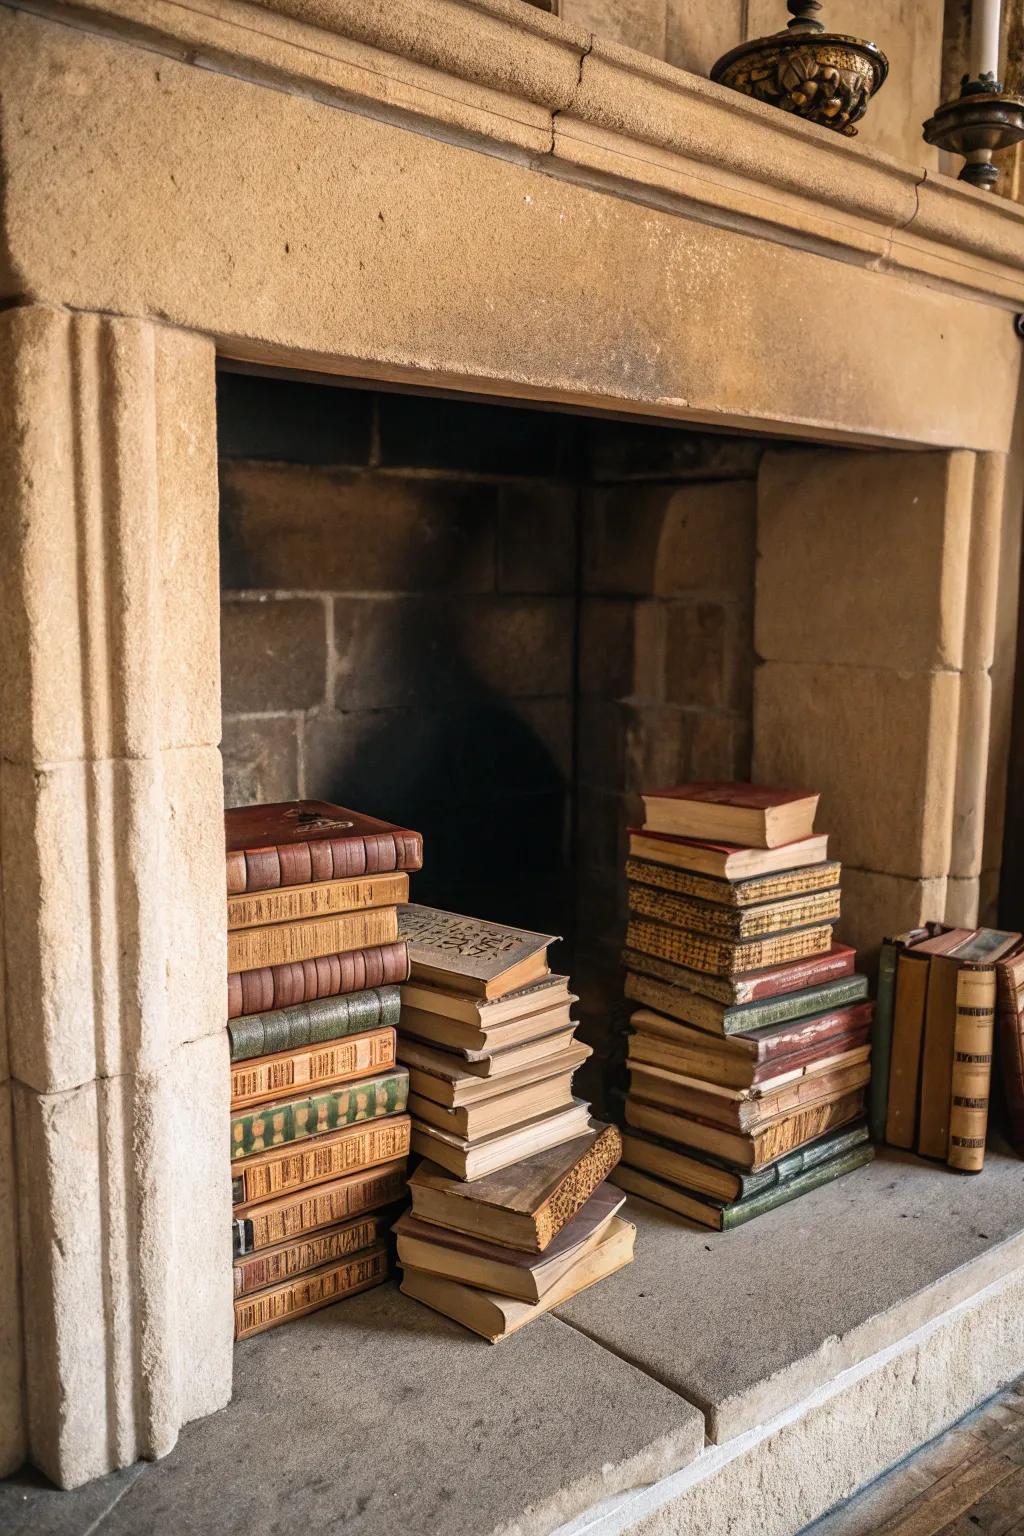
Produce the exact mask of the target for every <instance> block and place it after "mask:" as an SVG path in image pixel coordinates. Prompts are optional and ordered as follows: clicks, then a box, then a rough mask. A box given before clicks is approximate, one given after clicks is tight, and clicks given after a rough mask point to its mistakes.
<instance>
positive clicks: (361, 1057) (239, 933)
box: [225, 801, 422, 1339]
mask: <svg viewBox="0 0 1024 1536" xmlns="http://www.w3.org/2000/svg"><path fill="white" fill-rule="evenodd" d="M225 827H226V834H227V877H228V994H229V1015H230V1017H229V1022H228V1034H229V1037H230V1042H231V1173H232V1191H233V1204H234V1213H233V1214H234V1219H233V1223H232V1227H233V1247H234V1286H235V1337H236V1338H238V1339H242V1338H247V1337H248V1336H249V1335H250V1334H253V1333H260V1332H262V1331H263V1330H264V1329H266V1328H272V1327H274V1326H275V1325H276V1324H278V1323H282V1322H287V1321H288V1320H290V1319H291V1318H294V1317H299V1316H301V1315H303V1314H304V1313H307V1312H313V1311H315V1310H316V1309H317V1308H319V1307H323V1306H327V1305H328V1304H329V1303H330V1302H333V1301H337V1300H340V1299H341V1298H342V1297H344V1296H350V1295H353V1294H354V1293H355V1292H357V1291H363V1290H366V1289H368V1288H369V1287H370V1286H372V1285H376V1284H379V1283H380V1281H382V1280H384V1279H386V1278H387V1276H388V1274H389V1272H390V1260H389V1243H388V1240H387V1234H388V1229H389V1227H390V1225H391V1223H392V1222H393V1220H394V1207H395V1205H396V1203H397V1202H399V1201H401V1200H403V1199H404V1197H405V1194H406V1174H407V1159H408V1153H409V1137H410V1130H411V1125H410V1120H409V1116H408V1114H406V1113H404V1111H405V1109H406V1107H407V1100H408V1093H409V1074H408V1072H407V1071H406V1070H405V1068H404V1067H400V1066H398V1065H397V1060H396V1045H397V1035H396V1026H397V1024H398V1018H399V1011H400V1006H401V994H400V992H399V987H398V983H399V982H400V981H402V980H404V979H405V977H406V976H407V975H408V952H407V949H406V946H405V944H404V942H403V941H402V940H401V939H400V938H399V934H398V909H399V907H400V906H401V905H404V904H405V902H406V901H407V900H408V894H409V876H408V871H409V870H414V869H419V868H420V865H421V863H422V840H421V838H420V837H419V835H418V834H417V833H414V832H409V831H407V830H405V829H404V828H400V827H392V826H389V825H388V824H387V823H385V822H380V821H375V820H373V819H372V818H370V817H366V816H360V815H358V814H357V813H356V812H354V811H349V810H345V809H344V808H343V807H341V806H334V805H328V804H325V803H324V802H322V801H298V802H294V803H290V804H289V803H285V804H279V805H262V806H246V807H241V808H239V809H236V810H230V811H228V812H227V813H226V816H225Z"/></svg>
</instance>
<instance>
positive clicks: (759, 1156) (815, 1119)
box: [626, 1088, 864, 1171]
mask: <svg viewBox="0 0 1024 1536" xmlns="http://www.w3.org/2000/svg"><path fill="white" fill-rule="evenodd" d="M863 1113H864V1090H863V1089H862V1088H859V1089H857V1090H856V1091H855V1092H853V1093H848V1094H845V1095H844V1096H843V1097H842V1098H838V1099H835V1100H834V1101H832V1102H831V1103H824V1104H814V1105H811V1106H810V1107H809V1108H805V1109H798V1110H796V1111H795V1112H794V1113H793V1114H791V1115H785V1116H783V1117H782V1119H780V1120H773V1121H772V1122H771V1124H770V1125H767V1126H765V1128H764V1129H763V1130H759V1131H751V1132H746V1133H745V1132H742V1131H726V1130H723V1129H722V1128H721V1127H719V1126H712V1125H706V1124H705V1123H704V1122H703V1121H702V1120H698V1119H696V1118H695V1117H693V1116H687V1115H678V1114H675V1113H673V1112H672V1111H670V1110H666V1109H659V1108H656V1107H655V1106H654V1105H652V1104H641V1103H636V1102H634V1101H633V1100H632V1099H627V1100H626V1123H627V1124H628V1125H630V1126H632V1127H634V1129H636V1130H638V1131H650V1132H651V1133H653V1134H654V1135H655V1136H663V1137H664V1138H665V1139H666V1140H667V1141H675V1142H678V1143H679V1144H680V1145H681V1146H686V1147H696V1148H697V1150H698V1151H701V1152H711V1153H713V1154H714V1155H715V1156H716V1157H720V1158H722V1159H723V1160H724V1161H725V1162H727V1163H732V1164H733V1165H734V1166H735V1167H737V1168H748V1169H752V1170H754V1171H756V1170H757V1169H759V1168H766V1167H767V1166H768V1164H769V1163H773V1162H775V1160H776V1158H779V1157H781V1156H782V1155H783V1153H786V1152H792V1151H793V1149H794V1147H799V1146H802V1145H803V1143H804V1142H805V1141H813V1140H814V1138H815V1137H817V1136H823V1135H824V1134H825V1132H826V1131H833V1130H837V1129H838V1128H839V1127H840V1126H843V1125H848V1124H849V1123H850V1121H851V1120H856V1119H858V1118H859V1117H860V1116H861V1115H863Z"/></svg>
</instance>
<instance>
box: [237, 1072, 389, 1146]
mask: <svg viewBox="0 0 1024 1536" xmlns="http://www.w3.org/2000/svg"><path fill="white" fill-rule="evenodd" d="M408 1098H409V1074H408V1072H407V1071H406V1070H405V1068H404V1067H400V1068H398V1069H397V1070H396V1071H394V1072H387V1073H384V1074H382V1075H381V1076H380V1077H364V1078H361V1079H360V1080H359V1081H357V1082H354V1083H346V1084H344V1085H343V1086H342V1087H340V1088H331V1089H328V1090H327V1091H325V1092H323V1093H314V1094H307V1095H304V1096H303V1097H302V1098H298V1099H289V1100H287V1101H286V1102H285V1103H282V1104H264V1105H261V1106H260V1107H259V1108H257V1109H249V1110H244V1111H243V1112H242V1113H241V1114H236V1115H232V1117H231V1158H232V1161H235V1160H236V1159H237V1158H240V1157H251V1156H252V1155H253V1154H254V1153H256V1152H265V1151H267V1150H269V1149H270V1148H271V1147H279V1146H283V1145H285V1144H287V1143H288V1142H293V1141H302V1140H304V1139H305V1138H306V1137H307V1136H320V1135H323V1133H324V1132H326V1131H336V1130H340V1129H341V1128H342V1127H343V1126H346V1125H352V1124H353V1123H354V1122H355V1121H357V1120H376V1119H379V1118H381V1117H382V1116H383V1115H396V1114H401V1113H402V1111H403V1110H404V1109H405V1106H406V1103H407V1102H408Z"/></svg>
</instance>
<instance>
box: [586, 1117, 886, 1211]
mask: <svg viewBox="0 0 1024 1536" xmlns="http://www.w3.org/2000/svg"><path fill="white" fill-rule="evenodd" d="M867 1140H868V1129H867V1126H866V1125H865V1124H864V1122H863V1121H860V1122H859V1123H856V1124H853V1125H848V1126H845V1127H843V1128H842V1129H841V1130H838V1131H829V1132H827V1133H826V1134H825V1135H824V1136H818V1137H816V1138H815V1140H813V1141H808V1142H804V1144H803V1145H802V1146H799V1147H796V1148H795V1149H794V1150H793V1151H792V1152H787V1153H785V1154H784V1155H783V1156H782V1157H779V1158H776V1160H775V1161H774V1162H773V1163H770V1164H769V1165H768V1166H767V1167H766V1168H761V1169H759V1170H758V1172H757V1173H753V1172H745V1171H743V1170H741V1169H738V1168H732V1167H730V1166H729V1164H728V1163H725V1162H723V1161H722V1160H721V1159H720V1158H717V1157H714V1156H712V1154H710V1153H708V1152H699V1151H697V1149H696V1148H694V1147H685V1148H684V1147H680V1146H678V1145H676V1144H674V1143H673V1142H670V1141H666V1140H665V1139H664V1138H663V1137H660V1136H653V1135H650V1134H647V1133H642V1132H640V1131H634V1130H630V1131H626V1132H625V1133H624V1135H623V1138H622V1160H623V1162H624V1163H628V1164H629V1165H630V1167H631V1168H633V1169H635V1170H639V1171H640V1172H641V1173H649V1174H653V1175H654V1177H655V1178H657V1179H660V1180H663V1181H664V1182H666V1183H668V1184H676V1185H681V1186H682V1187H683V1188H684V1189H688V1190H691V1191H692V1192H694V1193H696V1194H699V1195H701V1196H703V1197H705V1198H707V1199H711V1200H714V1201H717V1202H718V1203H719V1204H721V1205H733V1204H736V1203H744V1204H745V1203H746V1201H747V1200H749V1199H752V1198H753V1197H754V1196H755V1195H760V1194H764V1193H765V1192H767V1191H769V1190H773V1189H775V1188H776V1187H777V1186H778V1185H779V1184H786V1183H789V1182H790V1181H791V1180H793V1179H795V1178H797V1176H798V1175H800V1174H802V1173H805V1172H807V1171H808V1170H809V1169H812V1168H816V1167H818V1166H819V1164H821V1163H827V1162H829V1161H830V1160H831V1159H833V1158H838V1157H842V1156H845V1155H846V1154H847V1153H850V1152H853V1151H855V1150H856V1149H857V1148H859V1147H861V1146H863V1145H864V1143H865V1142H866V1141H867ZM617 1172H618V1170H616V1173H615V1174H612V1176H611V1177H612V1179H613V1180H616V1174H617ZM616 1182H617V1180H616Z"/></svg>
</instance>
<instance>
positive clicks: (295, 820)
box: [224, 800, 423, 896]
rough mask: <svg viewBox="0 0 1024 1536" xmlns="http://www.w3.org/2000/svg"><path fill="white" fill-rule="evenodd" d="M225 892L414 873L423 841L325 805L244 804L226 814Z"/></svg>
mask: <svg viewBox="0 0 1024 1536" xmlns="http://www.w3.org/2000/svg"><path fill="white" fill-rule="evenodd" d="M224 832H225V843H226V847H227V882H228V895H229V896H233V895H239V894H241V892H243V891H267V890H273V889H274V888H275V887H277V886H281V885H311V884H313V883H314V882H319V881H321V880H352V879H358V878H359V877H360V876H362V875H379V874H389V873H390V872H391V871H393V870H412V869H419V868H420V867H421V865H422V863H423V839H422V837H421V836H420V834H419V833H418V832H410V831H409V830H408V828H407V827H395V826H392V825H391V823H390V822H388V821H377V820H376V819H375V818H374V817H373V816H361V815H360V814H359V812H358V811H350V810H347V809H346V808H345V807H344V806H341V805H330V804H328V802H327V801H325V800H291V801H282V802H279V803H275V804H271V805H244V806H238V807H236V808H235V809H233V810H229V811H225V813H224Z"/></svg>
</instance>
